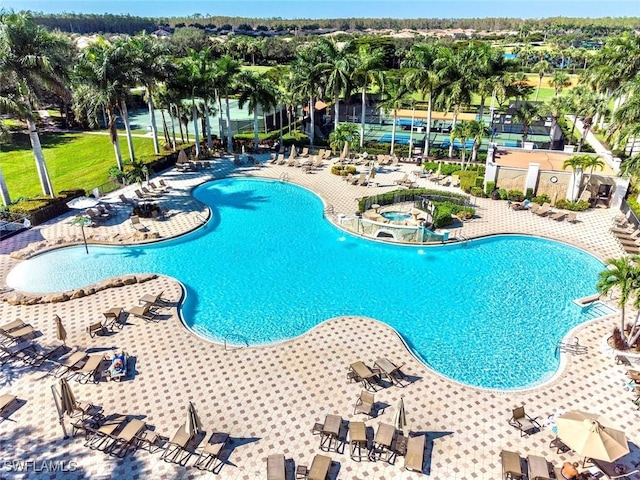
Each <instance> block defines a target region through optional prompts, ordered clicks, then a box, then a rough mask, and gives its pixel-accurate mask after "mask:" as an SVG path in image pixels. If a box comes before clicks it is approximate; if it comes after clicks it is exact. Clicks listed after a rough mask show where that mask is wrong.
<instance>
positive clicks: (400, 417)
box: [393, 397, 407, 430]
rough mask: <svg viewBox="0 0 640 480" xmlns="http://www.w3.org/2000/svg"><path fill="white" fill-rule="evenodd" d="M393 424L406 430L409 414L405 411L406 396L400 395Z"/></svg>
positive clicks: (399, 428)
mask: <svg viewBox="0 0 640 480" xmlns="http://www.w3.org/2000/svg"><path fill="white" fill-rule="evenodd" d="M393 426H394V427H396V428H397V429H398V430H404V429H405V427H406V426H407V415H406V414H405V411H404V398H403V397H400V401H399V402H398V406H397V407H396V411H395V413H394V414H393Z"/></svg>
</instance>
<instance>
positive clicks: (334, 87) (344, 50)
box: [318, 38, 354, 128]
mask: <svg viewBox="0 0 640 480" xmlns="http://www.w3.org/2000/svg"><path fill="white" fill-rule="evenodd" d="M318 48H320V50H321V52H322V56H323V61H322V63H320V64H319V65H318V67H319V69H320V71H321V72H322V74H323V75H324V76H325V81H326V93H327V95H331V97H332V98H333V102H334V115H335V117H334V119H333V125H334V128H336V127H337V126H338V123H339V118H338V117H339V114H340V95H341V94H344V96H345V97H348V96H349V94H350V93H351V88H352V86H353V67H354V57H353V55H352V54H351V50H352V48H353V43H352V42H351V41H348V42H345V43H344V44H342V45H340V44H339V43H338V42H336V41H335V40H333V39H328V38H321V39H320V41H319V42H318Z"/></svg>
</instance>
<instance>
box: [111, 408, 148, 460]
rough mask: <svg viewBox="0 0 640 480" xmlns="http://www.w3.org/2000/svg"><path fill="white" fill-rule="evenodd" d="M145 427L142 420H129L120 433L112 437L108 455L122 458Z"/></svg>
mask: <svg viewBox="0 0 640 480" xmlns="http://www.w3.org/2000/svg"><path fill="white" fill-rule="evenodd" d="M146 427H147V425H146V423H144V422H143V421H142V420H138V419H135V418H134V419H133V420H130V421H129V422H128V423H127V425H126V426H125V427H124V428H123V429H122V431H121V432H120V433H119V434H118V435H116V436H115V437H114V441H113V443H112V444H111V445H110V446H109V453H111V454H113V455H116V456H118V457H121V458H124V457H125V456H126V455H127V453H128V452H129V448H130V447H131V445H132V444H133V442H134V440H136V438H137V436H138V434H139V433H140V432H142V431H143V430H144V429H145V428H146Z"/></svg>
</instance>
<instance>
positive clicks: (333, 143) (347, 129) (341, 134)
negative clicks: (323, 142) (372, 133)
mask: <svg viewBox="0 0 640 480" xmlns="http://www.w3.org/2000/svg"><path fill="white" fill-rule="evenodd" d="M359 135H360V132H359V130H358V127H357V125H355V124H353V123H349V122H342V123H340V124H338V128H336V129H334V130H333V132H331V134H329V146H330V147H331V149H332V150H333V151H334V152H335V153H339V152H340V151H342V149H343V148H344V145H345V143H348V142H349V143H354V142H355V141H356V140H357V138H358V136H359Z"/></svg>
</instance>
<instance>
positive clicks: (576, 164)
mask: <svg viewBox="0 0 640 480" xmlns="http://www.w3.org/2000/svg"><path fill="white" fill-rule="evenodd" d="M581 157H582V155H574V156H572V157H571V158H568V159H566V160H565V161H564V162H562V169H563V170H566V169H567V168H571V170H572V171H573V176H574V179H575V177H576V176H577V175H578V173H579V172H582V171H584V170H583V169H582V164H583V159H582V158H581ZM579 191H580V185H578V192H579ZM578 192H576V191H575V181H574V180H572V181H571V201H572V202H574V201H575V200H576V198H577V197H578Z"/></svg>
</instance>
